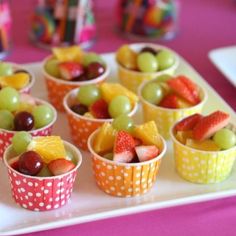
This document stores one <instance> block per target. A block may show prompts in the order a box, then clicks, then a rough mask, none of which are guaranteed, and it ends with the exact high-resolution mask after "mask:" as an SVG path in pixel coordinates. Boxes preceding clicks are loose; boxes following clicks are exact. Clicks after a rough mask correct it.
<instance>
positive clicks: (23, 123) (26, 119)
mask: <svg viewBox="0 0 236 236" xmlns="http://www.w3.org/2000/svg"><path fill="white" fill-rule="evenodd" d="M14 127H15V130H16V131H29V130H32V129H33V127H34V117H33V116H32V115H31V114H30V113H29V112H27V111H22V112H19V113H17V114H16V115H15V118H14Z"/></svg>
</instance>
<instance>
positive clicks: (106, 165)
mask: <svg viewBox="0 0 236 236" xmlns="http://www.w3.org/2000/svg"><path fill="white" fill-rule="evenodd" d="M97 132H98V130H96V131H95V132H93V133H92V134H91V135H90V137H89V139H88V148H89V151H90V153H91V154H92V165H93V173H94V177H95V181H96V183H97V185H98V187H99V188H100V189H101V190H102V191H104V192H105V193H107V194H109V195H112V196H117V197H134V196H140V195H142V194H145V193H147V192H148V191H149V190H151V188H152V187H153V185H154V184H155V182H156V179H157V176H158V173H159V168H160V164H161V160H162V158H163V157H164V155H165V153H166V142H165V141H164V139H163V138H162V137H161V140H162V144H163V145H162V150H161V153H160V154H159V155H158V156H157V157H155V158H153V159H151V160H149V161H145V162H140V163H117V162H114V161H111V160H108V159H106V158H104V157H102V156H100V155H98V154H97V153H96V152H95V151H94V149H93V142H94V138H95V136H96V135H97Z"/></svg>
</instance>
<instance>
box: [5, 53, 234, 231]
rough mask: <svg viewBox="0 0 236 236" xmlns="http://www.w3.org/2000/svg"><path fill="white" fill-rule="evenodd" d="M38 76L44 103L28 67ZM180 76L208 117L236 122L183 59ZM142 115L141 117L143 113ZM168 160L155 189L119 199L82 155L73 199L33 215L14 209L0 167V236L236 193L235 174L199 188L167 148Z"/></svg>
mask: <svg viewBox="0 0 236 236" xmlns="http://www.w3.org/2000/svg"><path fill="white" fill-rule="evenodd" d="M113 56H114V55H113V54H104V59H105V60H106V62H107V63H108V64H109V65H111V68H112V76H111V77H112V78H113V80H116V68H115V65H114V58H113ZM26 66H27V67H28V68H29V69H31V70H32V71H33V72H34V73H35V75H36V78H37V79H36V84H35V86H34V89H33V94H34V95H35V96H37V97H39V98H43V99H46V88H45V85H44V81H43V79H42V75H41V72H40V66H41V65H40V64H39V63H34V64H28V65H26ZM178 73H184V74H188V75H189V76H190V77H191V78H193V79H194V80H195V81H197V83H199V84H200V85H202V86H204V87H205V88H206V90H207V92H208V95H209V100H208V102H207V104H206V106H205V109H204V113H208V112H210V111H213V110H216V109H221V110H224V111H226V112H228V113H230V114H231V116H232V122H234V123H236V115H235V114H234V111H233V110H232V109H231V108H230V107H229V106H228V105H227V104H226V103H225V102H224V100H223V99H222V98H220V96H219V95H218V94H217V93H216V92H215V91H214V90H213V89H212V88H211V87H210V86H209V85H208V84H207V83H206V82H205V81H204V79H203V78H202V77H201V76H200V75H199V74H198V73H197V72H196V71H195V70H194V69H193V68H192V67H191V66H190V65H189V64H188V63H187V62H186V61H184V60H183V59H181V63H180V66H179V69H178ZM139 117H141V115H140V114H139ZM54 133H55V134H59V135H61V136H62V137H63V139H66V140H69V141H70V135H69V130H68V128H67V120H66V118H65V115H64V114H59V118H58V121H57V123H56V125H55V129H54ZM168 147H169V148H168V150H169V151H168V153H167V155H166V156H165V158H164V160H163V162H162V165H161V168H160V173H159V176H158V180H157V183H156V184H155V186H154V188H153V189H152V190H151V191H150V192H149V193H147V194H146V195H144V196H140V197H134V198H118V197H111V196H109V195H106V194H105V193H103V192H102V191H101V190H99V189H98V188H97V186H96V184H95V182H94V179H93V176H92V170H91V169H92V168H91V163H90V158H89V157H88V154H85V155H84V158H83V163H82V168H81V171H80V172H79V181H77V182H76V185H75V188H74V192H73V194H72V198H71V201H70V202H69V203H68V204H67V205H66V206H64V207H62V208H61V209H58V210H53V211H48V212H32V211H28V210H25V209H23V208H21V207H19V206H18V205H16V204H15V203H14V201H13V199H12V198H11V193H10V185H9V181H8V178H7V173H6V170H5V168H4V166H3V163H0V235H13V234H14V235H15V234H22V233H28V232H34V231H40V230H46V229H52V228H57V227H63V226H68V225H73V224H78V223H83V222H89V221H94V220H98V219H104V218H109V217H114V216H121V215H127V214H131V213H136V212H142V211H148V210H153V209H159V208H164V207H170V206H177V205H182V204H187V203H194V202H200V201H205V200H211V199H216V198H222V197H228V196H232V195H235V194H236V185H235V182H236V171H235V167H234V171H233V172H232V174H231V176H230V177H229V178H228V179H227V180H226V181H224V182H223V183H221V184H214V185H198V184H192V183H189V182H186V181H185V180H183V179H181V178H180V177H179V176H178V175H177V173H176V172H175V169H174V162H173V156H172V147H171V145H170V144H168Z"/></svg>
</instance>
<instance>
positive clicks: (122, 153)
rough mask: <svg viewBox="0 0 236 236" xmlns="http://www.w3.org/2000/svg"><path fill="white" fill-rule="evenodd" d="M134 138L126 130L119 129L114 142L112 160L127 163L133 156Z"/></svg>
mask: <svg viewBox="0 0 236 236" xmlns="http://www.w3.org/2000/svg"><path fill="white" fill-rule="evenodd" d="M134 147H135V141H134V138H133V137H132V136H131V135H130V134H129V133H128V132H126V131H123V130H122V131H119V132H118V133H117V135H116V138H115V143H114V156H113V160H114V161H116V162H121V163H129V162H131V161H132V159H133V158H134V156H135V151H134Z"/></svg>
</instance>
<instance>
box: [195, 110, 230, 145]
mask: <svg viewBox="0 0 236 236" xmlns="http://www.w3.org/2000/svg"><path fill="white" fill-rule="evenodd" d="M229 119H230V115H229V114H227V113H225V112H222V111H216V112H213V113H211V114H210V115H208V116H205V117H203V118H202V119H201V120H200V121H199V122H198V123H197V124H196V126H195V127H194V128H193V138H194V139H196V140H199V141H201V140H204V139H207V138H210V137H211V136H212V135H213V134H214V133H215V132H216V131H218V130H220V129H222V128H223V127H225V126H226V125H227V124H228V123H229Z"/></svg>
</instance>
